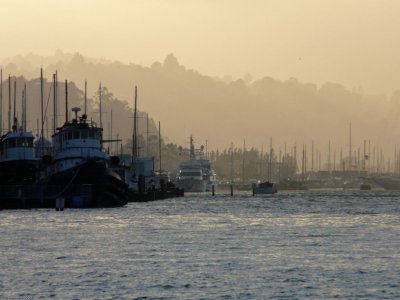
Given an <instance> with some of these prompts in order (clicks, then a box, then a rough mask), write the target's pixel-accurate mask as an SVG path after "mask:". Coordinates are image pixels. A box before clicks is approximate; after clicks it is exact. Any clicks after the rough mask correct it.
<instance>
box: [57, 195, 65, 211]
mask: <svg viewBox="0 0 400 300" xmlns="http://www.w3.org/2000/svg"><path fill="white" fill-rule="evenodd" d="M59 210H60V211H63V210H64V198H57V199H56V211H59Z"/></svg>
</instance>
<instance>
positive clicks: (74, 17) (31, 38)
mask: <svg viewBox="0 0 400 300" xmlns="http://www.w3.org/2000/svg"><path fill="white" fill-rule="evenodd" d="M399 15H400V1H398V0H297V1H296V0H292V1H290V0H109V1H106V0H57V1H54V0H34V1H33V0H26V1H23V0H19V1H18V0H2V1H0V28H1V29H0V33H1V34H0V38H1V43H0V60H2V59H4V58H7V57H10V56H14V55H16V54H27V53H29V52H33V53H37V54H42V55H51V54H53V53H54V52H55V50H56V49H57V48H59V49H61V50H62V51H64V52H80V53H82V54H83V55H87V56H93V57H98V58H100V57H102V58H108V59H115V60H120V61H123V62H132V63H137V64H143V65H150V64H151V63H153V62H154V61H162V60H163V59H164V58H165V56H166V55H167V54H169V53H171V52H172V53H174V54H175V55H176V56H177V57H178V59H179V61H180V63H181V64H183V65H185V66H186V67H188V68H193V69H197V70H199V71H200V72H201V73H203V74H207V75H216V76H224V75H233V76H234V78H236V77H242V76H243V75H244V74H245V73H247V72H249V73H251V74H252V76H253V78H254V79H257V78H260V77H262V76H266V75H268V76H272V77H275V78H279V79H287V78H289V77H296V78H298V79H299V80H301V81H310V82H314V83H317V84H321V83H324V82H326V81H335V82H339V83H342V84H344V85H345V86H346V87H348V88H352V87H358V86H360V85H361V86H363V88H364V91H365V92H367V93H386V94H391V93H392V92H393V90H394V89H396V88H398V89H400V34H399V28H400V18H399Z"/></svg>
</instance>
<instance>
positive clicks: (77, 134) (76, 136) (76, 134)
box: [74, 131, 79, 139]
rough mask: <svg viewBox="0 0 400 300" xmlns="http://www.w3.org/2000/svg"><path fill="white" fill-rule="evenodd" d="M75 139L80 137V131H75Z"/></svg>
mask: <svg viewBox="0 0 400 300" xmlns="http://www.w3.org/2000/svg"><path fill="white" fill-rule="evenodd" d="M74 139H79V131H74Z"/></svg>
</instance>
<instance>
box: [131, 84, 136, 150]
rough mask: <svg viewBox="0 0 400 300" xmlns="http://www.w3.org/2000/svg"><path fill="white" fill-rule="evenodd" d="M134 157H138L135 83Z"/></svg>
mask: <svg viewBox="0 0 400 300" xmlns="http://www.w3.org/2000/svg"><path fill="white" fill-rule="evenodd" d="M132 142H133V145H132V157H134V158H136V157H137V86H136V85H135V107H134V112H133V138H132Z"/></svg>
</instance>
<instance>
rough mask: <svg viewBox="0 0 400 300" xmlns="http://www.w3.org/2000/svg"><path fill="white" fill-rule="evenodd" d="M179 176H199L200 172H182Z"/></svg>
mask: <svg viewBox="0 0 400 300" xmlns="http://www.w3.org/2000/svg"><path fill="white" fill-rule="evenodd" d="M180 175H181V176H201V172H200V171H184V172H181V174H180Z"/></svg>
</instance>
